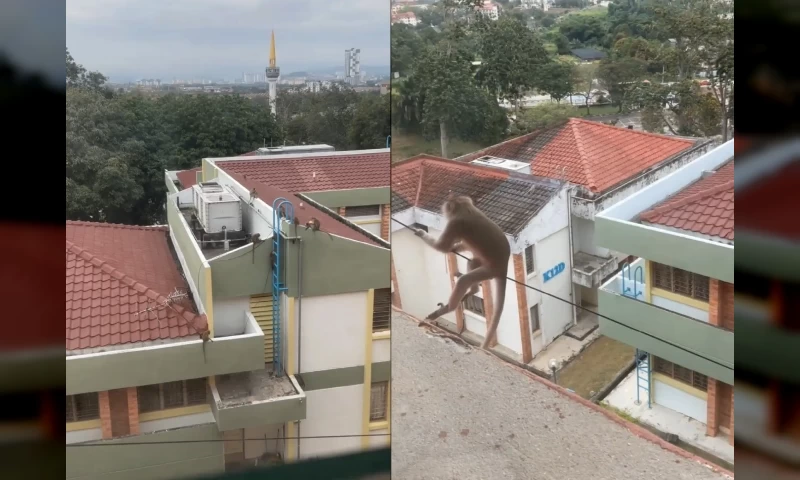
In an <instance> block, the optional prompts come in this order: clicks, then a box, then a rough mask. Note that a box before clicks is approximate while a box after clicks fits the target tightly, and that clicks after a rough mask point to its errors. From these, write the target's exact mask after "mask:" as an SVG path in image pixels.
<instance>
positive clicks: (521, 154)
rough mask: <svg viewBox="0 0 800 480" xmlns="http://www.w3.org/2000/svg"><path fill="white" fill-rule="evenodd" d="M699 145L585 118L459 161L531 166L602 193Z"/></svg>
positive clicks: (533, 170) (537, 172) (540, 173)
mask: <svg viewBox="0 0 800 480" xmlns="http://www.w3.org/2000/svg"><path fill="white" fill-rule="evenodd" d="M693 145H694V142H693V141H691V140H686V139H682V138H676V137H668V136H666V135H656V134H653V133H647V132H641V131H637V130H629V129H627V128H619V127H612V126H610V125H605V124H603V123H598V122H590V121H588V120H584V119H580V118H571V119H569V121H568V122H566V123H564V124H563V125H560V126H557V127H553V128H549V129H544V130H538V131H535V132H532V133H529V134H527V135H523V136H521V137H517V138H514V139H511V140H508V141H506V142H503V143H500V144H497V145H494V146H492V147H488V148H485V149H483V150H480V151H478V152H474V153H470V154H468V155H464V156H462V157H459V158H457V160H460V161H467V162H469V161H472V160H475V159H476V158H479V157H482V156H484V155H491V156H495V157H499V158H505V159H508V160H516V161H520V162H527V163H530V164H531V173H532V174H533V175H538V176H542V177H548V178H556V179H560V178H562V176H566V179H567V180H568V181H569V182H572V183H574V184H577V185H582V186H584V187H586V188H588V189H589V190H591V191H592V192H595V193H599V192H603V191H606V190H608V189H610V188H611V187H614V186H616V185H618V184H619V183H621V182H624V181H625V180H628V179H630V178H632V177H634V176H636V175H638V174H640V173H641V172H643V171H644V170H647V169H648V168H651V167H654V166H656V165H658V164H660V163H661V162H663V161H665V160H667V159H669V158H670V157H672V156H674V155H676V154H678V153H680V152H682V151H684V150H687V149H689V148H691V147H692V146H693Z"/></svg>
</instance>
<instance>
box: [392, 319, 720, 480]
mask: <svg viewBox="0 0 800 480" xmlns="http://www.w3.org/2000/svg"><path fill="white" fill-rule="evenodd" d="M392 420H393V421H392V478H393V479H400V480H434V479H437V480H438V479H442V480H451V479H452V480H455V479H458V480H471V479H486V480H493V479H518V480H539V479H548V480H549V479H553V480H555V479H557V480H572V479H593V480H597V479H604V480H605V479H607V480H627V479H629V480H643V479H647V480H656V479H663V480H681V479H686V480H689V479H691V480H701V479H703V480H706V479H708V480H720V479H723V478H728V477H727V476H725V475H723V474H721V473H715V472H713V471H712V470H711V469H710V468H709V467H707V466H705V465H703V464H700V463H698V462H695V461H692V460H689V459H686V458H684V457H681V456H679V455H677V454H675V453H673V452H670V451H667V450H664V449H662V448H661V447H660V446H658V445H656V444H654V443H652V442H650V441H648V440H645V439H642V438H640V437H638V436H636V435H635V434H633V433H631V432H630V431H628V430H626V429H625V428H623V427H622V426H620V425H618V424H616V423H614V422H613V421H612V420H610V419H609V418H607V417H605V416H604V415H603V414H601V413H598V412H595V411H593V410H592V409H590V408H589V407H587V406H585V405H582V404H580V403H577V402H576V401H573V400H571V399H569V398H568V397H565V396H564V395H561V394H559V393H557V392H555V391H552V390H550V389H549V388H547V387H546V386H545V385H543V384H541V383H539V382H537V381H535V380H533V379H530V378H528V377H527V376H525V375H524V374H522V373H520V372H518V371H516V370H515V369H514V368H512V367H510V366H509V365H507V364H504V363H503V362H502V361H500V360H499V359H496V358H494V357H491V356H489V355H488V354H486V353H484V352H481V351H477V350H474V349H466V348H464V347H462V346H459V345H457V344H454V343H452V342H451V341H449V340H445V339H443V338H439V337H434V336H432V335H429V334H427V333H426V329H424V328H420V327H418V326H417V324H416V323H415V322H414V321H413V320H411V319H410V318H408V317H406V316H404V315H402V314H399V313H396V312H395V313H394V315H393V318H392Z"/></svg>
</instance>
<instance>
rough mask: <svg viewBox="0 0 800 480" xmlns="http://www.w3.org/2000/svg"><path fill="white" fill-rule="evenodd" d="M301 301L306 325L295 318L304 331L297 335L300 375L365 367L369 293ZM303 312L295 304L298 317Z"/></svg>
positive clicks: (327, 296)
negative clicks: (300, 347)
mask: <svg viewBox="0 0 800 480" xmlns="http://www.w3.org/2000/svg"><path fill="white" fill-rule="evenodd" d="M301 302H302V322H298V321H297V319H295V326H296V327H299V328H300V329H301V332H300V334H299V336H298V335H295V338H299V341H301V342H302V349H300V352H299V354H300V355H302V358H301V359H300V360H301V363H300V368H301V370H300V373H302V372H315V371H319V370H334V369H337V368H347V367H355V366H359V365H364V358H365V353H366V352H365V351H364V348H365V345H364V335H365V328H366V326H365V322H366V321H367V292H354V293H342V294H338V295H323V296H318V297H303V298H302V300H301ZM300 310H301V309H299V308H297V305H296V304H295V316H297V315H298V313H301V312H300ZM286 311H287V314H288V309H287V310H286ZM284 337H286V335H284ZM297 351H298V349H297V348H295V352H297ZM295 365H297V363H295ZM311 403H312V401H311V400H309V407H310V405H311Z"/></svg>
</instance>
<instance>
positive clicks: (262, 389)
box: [211, 367, 306, 431]
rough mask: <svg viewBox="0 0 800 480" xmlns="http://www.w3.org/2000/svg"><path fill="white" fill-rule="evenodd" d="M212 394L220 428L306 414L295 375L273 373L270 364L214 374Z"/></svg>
mask: <svg viewBox="0 0 800 480" xmlns="http://www.w3.org/2000/svg"><path fill="white" fill-rule="evenodd" d="M211 395H212V397H213V398H212V402H211V412H212V413H213V414H214V418H215V419H216V421H217V428H219V430H220V431H226V430H234V429H239V428H245V427H254V426H258V425H275V424H282V423H286V422H293V421H296V420H305V418H306V393H305V392H304V391H303V389H302V388H300V385H299V384H298V383H297V380H296V379H295V377H294V375H289V376H286V375H275V374H274V372H273V371H272V369H271V368H269V367H267V368H263V369H261V370H254V371H251V372H240V373H234V374H231V375H221V376H217V377H216V378H215V380H214V382H211Z"/></svg>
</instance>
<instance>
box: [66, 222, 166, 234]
mask: <svg viewBox="0 0 800 480" xmlns="http://www.w3.org/2000/svg"><path fill="white" fill-rule="evenodd" d="M67 225H74V226H76V227H78V226H80V227H98V228H120V229H124V230H144V231H164V232H168V231H169V227H166V226H164V225H126V224H124V223H106V222H88V221H85V220H67Z"/></svg>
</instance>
